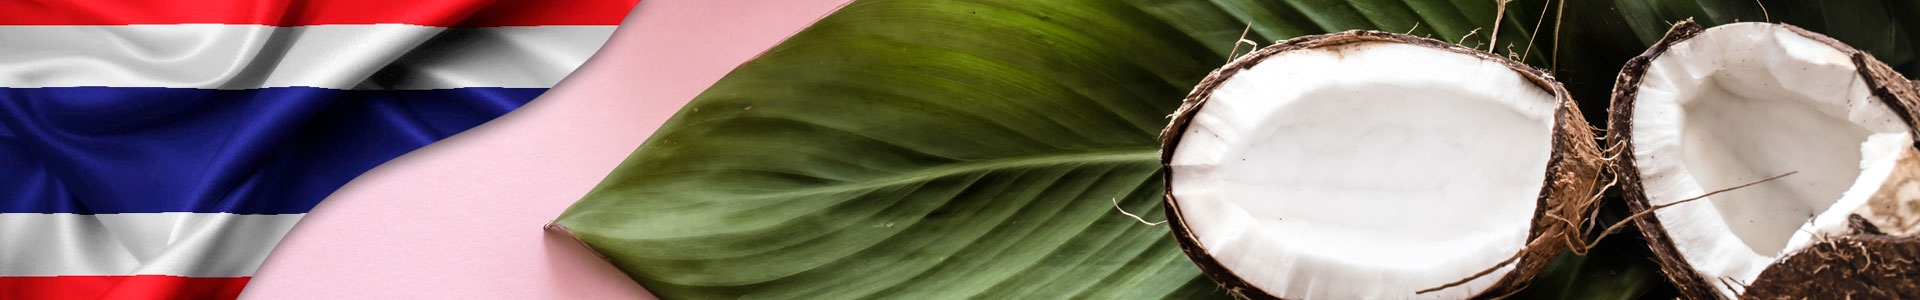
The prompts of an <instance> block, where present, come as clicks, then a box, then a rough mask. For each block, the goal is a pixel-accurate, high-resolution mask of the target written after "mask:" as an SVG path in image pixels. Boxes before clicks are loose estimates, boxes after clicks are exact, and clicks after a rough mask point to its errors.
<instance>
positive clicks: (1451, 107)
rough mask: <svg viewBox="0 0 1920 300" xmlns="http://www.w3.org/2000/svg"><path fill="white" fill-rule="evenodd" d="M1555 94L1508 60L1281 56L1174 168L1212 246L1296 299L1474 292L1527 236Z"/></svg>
mask: <svg viewBox="0 0 1920 300" xmlns="http://www.w3.org/2000/svg"><path fill="white" fill-rule="evenodd" d="M1555 108H1556V103H1555V100H1554V98H1553V96H1552V95H1550V94H1548V93H1547V92H1546V91H1544V90H1542V89H1541V88H1540V87H1538V86H1536V85H1534V84H1532V83H1529V82H1526V81H1524V79H1522V78H1521V77H1520V75H1519V74H1518V73H1516V72H1515V71H1513V70H1512V69H1508V68H1507V67H1506V66H1505V65H1502V64H1500V63H1496V62H1489V61H1484V60H1481V59H1479V58H1475V57H1473V56H1469V55H1465V54H1460V53H1454V52H1448V51H1444V50H1438V49H1433V48H1428V47H1422V46H1413V45H1406V44H1397V43H1383V42H1372V43H1358V44H1348V45H1343V46H1334V47H1327V48H1317V49H1308V50H1299V51H1293V52H1287V53H1282V54H1278V55H1276V56H1273V57H1270V58H1268V59H1267V60H1266V61H1264V62H1261V63H1260V64H1258V65H1257V66H1254V67H1253V68H1251V69H1248V70H1243V71H1241V72H1239V73H1238V74H1236V75H1234V76H1233V77H1231V78H1230V79H1228V80H1227V81H1225V82H1224V83H1223V84H1222V85H1221V86H1220V87H1219V89H1218V90H1216V91H1214V93H1213V96H1212V98H1211V99H1210V100H1209V101H1208V102H1207V103H1206V105H1205V106H1203V107H1202V108H1201V109H1200V111H1198V112H1196V113H1195V115H1194V117H1193V121H1192V123H1191V125H1189V127H1188V128H1187V129H1186V132H1185V135H1184V136H1183V137H1182V138H1181V140H1180V142H1179V145H1178V148H1176V150H1175V153H1174V155H1173V158H1172V160H1171V162H1170V163H1169V165H1170V167H1171V168H1172V176H1173V177H1172V184H1173V191H1172V192H1173V194H1174V197H1175V199H1176V201H1179V205H1180V206H1179V207H1180V213H1181V214H1182V216H1183V220H1185V222H1186V225H1187V226H1188V227H1189V228H1190V229H1191V230H1192V232H1193V233H1194V235H1195V236H1196V239H1197V240H1198V242H1199V244H1200V246H1202V247H1204V248H1205V249H1206V250H1207V252H1208V253H1209V254H1211V255H1212V256H1213V257H1214V258H1215V259H1216V260H1218V261H1219V262H1220V264H1221V265H1223V266H1224V267H1226V269H1228V270H1229V271H1232V272H1233V273H1234V274H1235V275H1237V276H1239V277H1240V278H1241V279H1243V280H1245V281H1246V282H1248V283H1249V284H1252V285H1253V286H1255V287H1258V288H1260V289H1262V290H1265V291H1267V292H1269V293H1272V294H1274V296H1279V297H1283V298H1290V299H1376V298H1391V299H1399V298H1463V297H1467V296H1471V295H1473V294H1475V293H1477V292H1478V291H1481V290H1484V289H1486V288H1487V287H1489V286H1491V285H1492V284H1493V283H1494V282H1495V281H1497V280H1498V279H1499V278H1501V277H1502V276H1504V275H1506V274H1507V273H1508V272H1510V271H1511V270H1512V267H1506V268H1502V269H1499V270H1497V271H1496V272H1494V273H1493V274H1490V275H1487V276H1485V277H1481V278H1479V279H1477V280H1473V281H1471V282H1469V283H1467V284H1464V285H1461V286H1456V287H1453V288H1449V289H1445V290H1441V291H1436V292H1432V293H1427V294H1415V292H1416V291H1418V290H1421V289H1426V288H1431V287H1436V286H1440V285H1443V284H1446V283H1449V282H1453V281H1457V280H1460V279H1461V278H1465V277H1467V276H1470V275H1472V274H1473V273H1475V272H1478V271H1481V270H1484V269H1486V268H1488V267H1491V266H1493V265H1495V264H1497V263H1499V262H1500V261H1501V260H1504V259H1506V258H1507V257H1510V256H1512V255H1513V254H1514V253H1515V252H1516V251H1519V250H1520V249H1521V248H1522V247H1523V246H1524V244H1525V242H1526V238H1527V233H1528V230H1529V226H1530V224H1531V221H1532V218H1533V213H1534V209H1535V203H1536V201H1537V197H1538V196H1539V193H1540V191H1541V187H1542V185H1543V181H1544V179H1545V177H1546V165H1547V160H1548V159H1549V155H1550V152H1551V147H1552V146H1551V135H1552V129H1551V128H1552V126H1553V124H1554V123H1553V114H1554V109H1555Z"/></svg>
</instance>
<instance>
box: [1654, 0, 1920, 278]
mask: <svg viewBox="0 0 1920 300" xmlns="http://www.w3.org/2000/svg"><path fill="white" fill-rule="evenodd" d="M1856 71H1857V69H1855V66H1854V65H1853V63H1852V61H1851V60H1850V59H1848V57H1847V56H1846V55H1845V54H1844V53H1841V52H1840V51H1839V50H1837V49H1834V48H1832V47H1830V46H1827V45H1825V44H1822V43H1820V42H1817V41H1814V40H1811V39H1808V38H1806V37H1804V36H1801V35H1800V34H1798V33H1794V32H1793V31H1790V30H1788V29H1786V28H1785V27H1782V26H1778V25H1773V24H1765V23H1737V24H1731V25H1725V26H1719V27H1714V28H1710V29H1707V30H1705V31H1703V32H1702V33H1700V34H1699V35H1698V36H1696V37H1694V38H1693V39H1689V40H1686V41H1683V42H1679V43H1676V44H1674V45H1673V46H1672V47H1671V48H1669V49H1668V50H1667V52H1665V53H1664V54H1661V55H1660V56H1659V57H1657V58H1655V59H1654V60H1653V61H1652V62H1651V64H1650V65H1649V67H1648V68H1647V73H1646V75H1645V76H1646V77H1644V81H1643V82H1641V84H1640V85H1639V94H1638V98H1637V99H1635V103H1634V107H1633V120H1632V130H1633V135H1632V136H1633V138H1632V141H1631V142H1632V143H1633V144H1634V145H1633V156H1634V161H1635V162H1636V163H1637V164H1638V166H1639V172H1640V176H1641V180H1642V187H1643V188H1645V191H1646V195H1647V197H1648V199H1649V200H1650V202H1652V204H1654V205H1660V204H1666V203H1671V202H1674V201H1679V200H1683V199H1687V198H1691V197H1695V196H1699V195H1702V194H1705V193H1707V192H1708V191H1712V190H1718V189H1722V188H1728V187H1732V186H1736V185H1740V184H1744V183H1749V182H1752V181H1755V180H1759V179H1762V178H1766V177H1770V176H1775V175H1780V174H1784V173H1787V172H1795V171H1797V172H1799V173H1797V174H1794V175H1792V176H1788V177H1786V178H1782V179H1779V180H1775V181H1771V182H1767V183H1762V184H1759V185H1755V186H1751V187H1747V188H1744V189H1739V190H1734V191H1731V192H1726V193H1721V194H1718V195H1715V196H1713V197H1711V198H1708V199H1702V200H1700V201H1696V202H1693V203H1688V204H1682V205H1677V206H1673V207H1670V208H1667V209H1662V210H1660V211H1658V212H1656V213H1655V215H1656V216H1657V217H1658V218H1659V220H1660V222H1661V224H1662V225H1664V227H1666V230H1667V233H1668V234H1669V235H1670V236H1671V238H1672V239H1673V242H1674V246H1675V248H1677V249H1678V250H1679V251H1680V254H1681V255H1682V256H1683V257H1684V258H1685V259H1686V261H1687V263H1689V264H1691V265H1693V267H1694V268H1695V269H1697V270H1699V272H1700V273H1701V275H1704V276H1705V277H1706V278H1707V279H1708V280H1709V282H1708V283H1709V284H1710V285H1713V286H1715V287H1716V288H1718V289H1720V290H1721V292H1722V293H1723V294H1726V295H1728V296H1732V295H1733V293H1734V292H1735V291H1734V290H1731V289H1730V288H1729V287H1728V286H1729V285H1734V286H1738V285H1742V284H1744V283H1750V282H1752V280H1753V279H1754V277H1756V276H1758V275H1759V274H1760V271H1761V270H1763V269H1764V268H1765V267H1766V266H1767V265H1768V264H1769V263H1771V262H1772V261H1773V260H1774V258H1776V257H1778V256H1780V255H1781V254H1784V253H1790V252H1792V251H1795V250H1799V249H1800V248H1802V247H1805V246H1806V243H1805V241H1792V240H1794V239H1793V238H1792V237H1793V236H1794V235H1795V233H1796V232H1797V231H1800V230H1802V229H1803V228H1806V229H1810V228H1812V226H1813V225H1810V224H1808V221H1809V220H1810V219H1813V218H1814V216H1816V215H1819V214H1821V213H1822V212H1824V211H1827V210H1828V209H1830V208H1832V207H1833V206H1835V204H1836V202H1838V201H1839V200H1840V199H1842V198H1843V197H1842V196H1843V194H1848V193H1852V192H1850V191H1849V189H1850V188H1852V187H1854V186H1856V185H1859V184H1856V183H1861V184H1871V185H1873V186H1874V187H1877V186H1878V184H1877V182H1878V181H1879V178H1884V177H1885V174H1886V171H1879V172H1880V173H1878V175H1877V176H1879V177H1878V178H1876V177H1874V176H1862V174H1863V173H1862V170H1866V169H1870V168H1872V167H1873V166H1874V165H1877V164H1889V163H1891V162H1892V160H1891V158H1889V156H1891V155H1893V154H1897V153H1899V152H1898V151H1896V150H1898V147H1904V145H1910V143H1911V138H1909V137H1907V136H1906V132H1907V127H1906V125H1904V124H1902V123H1901V121H1900V119H1899V118H1898V117H1897V116H1896V115H1895V114H1894V113H1893V111H1892V110H1891V109H1889V108H1887V106H1886V105H1884V104H1882V103H1881V100H1880V99H1879V98H1877V97H1874V96H1873V95H1872V94H1871V93H1870V92H1869V91H1868V89H1867V86H1866V83H1865V82H1864V81H1863V80H1862V79H1861V78H1860V76H1859V75H1858V73H1857V72H1856ZM1870 141H1871V142H1870ZM1868 175H1874V174H1868ZM1861 188H1862V189H1867V191H1866V192H1865V193H1867V194H1871V193H1872V188H1870V187H1861ZM1823 221H1825V220H1823Z"/></svg>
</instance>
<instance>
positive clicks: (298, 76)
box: [0, 0, 638, 299]
mask: <svg viewBox="0 0 1920 300" xmlns="http://www.w3.org/2000/svg"><path fill="white" fill-rule="evenodd" d="M637 2H638V0H137V1H93V0H5V1H0V299H168V298H191V299H206V298H220V299H231V298H235V297H237V296H238V294H239V293H240V291H241V288H242V287H243V286H245V284H246V282H247V278H248V276H250V275H252V274H253V272H254V270H255V269H256V268H258V267H259V265H260V263H261V262H262V261H263V260H264V259H265V258H266V256H267V254H268V252H269V251H270V250H272V248H273V246H274V245H275V244H276V243H278V242H279V241H280V238H281V236H282V235H284V234H286V232H287V230H288V229H290V228H292V227H293V226H294V223H295V222H297V221H299V220H300V218H301V216H303V215H305V214H306V213H307V212H308V211H309V210H311V209H313V207H314V205H316V204H318V203H319V202H320V200H321V199H323V198H326V196H327V195H328V194H330V193H332V192H333V191H334V190H335V189H336V188H338V187H340V186H341V185H343V184H346V182H347V181H348V180H350V179H352V178H353V177H355V176H357V175H359V174H360V173H361V172H365V171H366V170H368V169H371V168H373V167H374V166H375V165H378V164H380V163H382V162H385V161H387V160H389V159H392V158H394V157H397V156H399V155H401V154H404V153H406V152H408V151H410V150H413V149H416V148H419V147H421V146H424V145H426V144H427V143H431V142H433V141H435V140H439V139H442V138H446V137H448V136H450V135H453V134H454V133H457V132H460V131H462V130H465V129H467V128H470V127H473V126H475V125H479V124H480V123H482V122H486V121H487V120H490V119H492V118H494V117H497V116H499V115H501V114H504V113H506V112H507V111H510V110H512V109H514V108H516V107H519V106H521V105H522V104H525V103H527V102H528V101H531V100H533V98H534V97H536V96H538V95H540V93H541V92H544V91H546V89H548V88H551V87H553V86H554V84H555V83H557V82H559V81H560V80H561V79H562V78H563V77H565V76H566V75H567V74H568V73H570V72H572V71H573V69H574V68H576V67H578V66H580V65H581V64H582V63H584V62H585V61H586V60H587V58H588V57H589V56H591V55H592V54H593V53H594V51H595V50H597V49H598V48H599V47H600V45H601V44H602V43H603V42H604V41H605V40H606V39H607V38H608V37H609V36H610V35H612V33H613V29H614V25H617V24H619V22H620V21H621V19H622V18H623V17H625V16H626V14H627V12H628V11H629V10H630V9H632V7H633V6H634V4H636V3H637ZM419 213H423V214H430V213H447V212H419ZM342 288H351V287H342Z"/></svg>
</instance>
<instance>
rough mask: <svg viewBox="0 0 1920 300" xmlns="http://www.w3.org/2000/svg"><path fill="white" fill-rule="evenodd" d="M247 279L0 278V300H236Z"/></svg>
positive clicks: (155, 277)
mask: <svg viewBox="0 0 1920 300" xmlns="http://www.w3.org/2000/svg"><path fill="white" fill-rule="evenodd" d="M246 286H247V277H230V278H210V277H178V276H166V275H133V276H50V277H0V299H46V300H68V299H87V300H92V299H133V300H139V299H156V300H158V299H236V298H239V297H240V289H242V288H245V287H246Z"/></svg>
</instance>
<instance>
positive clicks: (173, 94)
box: [0, 87, 546, 214]
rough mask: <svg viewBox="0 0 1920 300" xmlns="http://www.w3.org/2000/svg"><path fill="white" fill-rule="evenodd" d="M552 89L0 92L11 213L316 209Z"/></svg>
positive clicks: (3, 172)
mask: <svg viewBox="0 0 1920 300" xmlns="http://www.w3.org/2000/svg"><path fill="white" fill-rule="evenodd" d="M545 91H546V89H542V88H460V89H447V90H419V91H349V90H333V89H321V88H306V87H291V88H268V89H256V90H203V89H176V88H118V87H73V88H0V213H74V214H111V213H153V212H196V213H214V212H224V213H238V214H288V213H305V212H307V211H309V210H312V209H313V206H314V205H315V204H318V203H319V202H320V200H321V199H324V198H326V196H327V195H328V194H331V193H332V192H333V191H334V190H335V189H338V188H339V187H340V186H341V185H344V184H346V183H347V181H348V180H351V179H353V178H354V177H356V176H359V175H360V174H361V173H363V172H365V171H367V170H369V169H372V168H373V167H374V166H377V165H379V164H381V163H384V162H386V161H388V160H391V159H393V158H395V157H399V156H400V155H401V154H405V153H407V152H408V151H412V150H414V149H417V148H420V147H422V146H426V145H427V144H428V143H432V142H434V141H437V140H440V139H443V138H446V137H448V136H452V135H453V134H455V133H459V132H460V131H463V130H466V129H468V128H472V127H474V126H477V125H480V124H481V123H484V122H486V121H488V120H492V119H493V118H495V117H499V116H500V115H503V114H506V113H507V112H508V111H511V110H513V109H514V108H518V107H520V106H521V105H525V104H526V103H527V102H529V101H532V100H533V99H534V98H535V97H537V96H539V95H540V93H542V92H545Z"/></svg>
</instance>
